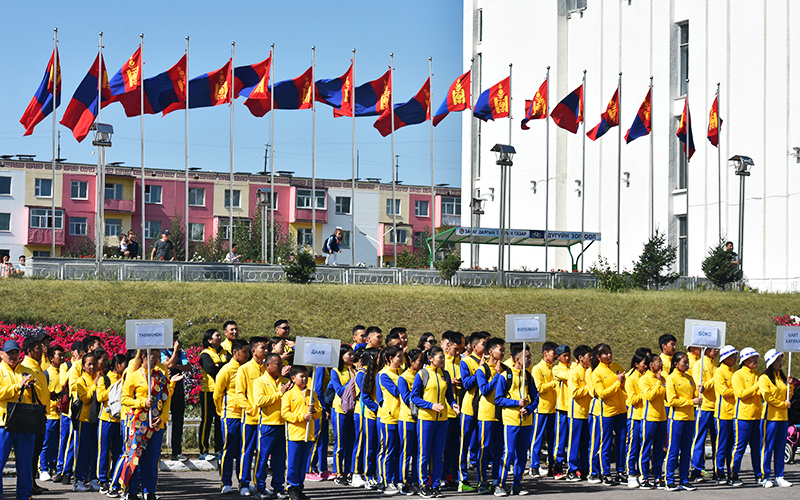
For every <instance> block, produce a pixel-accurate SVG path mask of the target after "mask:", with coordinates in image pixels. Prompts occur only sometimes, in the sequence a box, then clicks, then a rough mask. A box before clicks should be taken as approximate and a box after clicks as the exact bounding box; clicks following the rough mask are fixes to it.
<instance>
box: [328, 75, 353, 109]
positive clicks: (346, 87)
mask: <svg viewBox="0 0 800 500" xmlns="http://www.w3.org/2000/svg"><path fill="white" fill-rule="evenodd" d="M353 76H354V75H353V65H352V64H351V65H350V69H348V70H347V73H345V74H344V75H342V78H343V79H344V81H342V104H341V105H340V106H339V107H338V108H333V116H334V118H335V117H337V116H353V101H354V99H353V97H354V96H353V93H354V92H355V83H354V81H353Z"/></svg>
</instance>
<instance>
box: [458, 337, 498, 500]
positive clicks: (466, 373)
mask: <svg viewBox="0 0 800 500" xmlns="http://www.w3.org/2000/svg"><path fill="white" fill-rule="evenodd" d="M489 337H490V335H489V333H488V332H472V335H470V336H469V341H468V342H467V345H468V346H469V347H470V350H471V353H470V354H466V353H465V354H464V355H463V356H462V357H461V391H462V395H463V399H462V402H461V420H460V424H461V429H460V431H459V435H460V440H461V448H460V450H459V455H458V479H459V483H458V491H460V492H462V493H469V492H472V491H475V488H474V487H472V485H470V484H469V482H468V481H467V471H468V466H469V464H470V463H472V464H475V469H477V468H478V464H477V457H478V455H480V446H481V443H480V433H479V432H478V405H479V404H480V399H481V393H480V390H479V388H478V372H479V371H480V370H482V369H483V363H484V361H485V359H486V341H487V340H488V339H489Z"/></svg>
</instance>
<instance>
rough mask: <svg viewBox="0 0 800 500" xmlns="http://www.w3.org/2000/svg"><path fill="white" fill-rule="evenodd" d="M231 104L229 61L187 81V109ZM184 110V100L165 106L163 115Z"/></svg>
mask: <svg viewBox="0 0 800 500" xmlns="http://www.w3.org/2000/svg"><path fill="white" fill-rule="evenodd" d="M230 102H231V60H230V59H228V62H227V63H226V64H225V66H223V67H221V68H220V69H218V70H216V71H212V72H210V73H206V74H204V75H200V76H197V77H195V78H192V79H191V80H189V109H193V108H207V107H210V106H219V105H220V104H229V103H230ZM177 109H186V99H183V100H181V101H178V102H175V103H173V104H170V105H169V106H167V107H166V108H165V109H164V111H163V114H165V115H166V114H167V113H171V112H173V111H175V110H177Z"/></svg>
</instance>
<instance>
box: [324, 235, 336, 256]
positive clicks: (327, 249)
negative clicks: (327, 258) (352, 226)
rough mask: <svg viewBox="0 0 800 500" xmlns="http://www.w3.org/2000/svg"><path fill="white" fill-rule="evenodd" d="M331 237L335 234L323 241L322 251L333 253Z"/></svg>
mask: <svg viewBox="0 0 800 500" xmlns="http://www.w3.org/2000/svg"><path fill="white" fill-rule="evenodd" d="M331 238H333V236H328V237H327V238H325V241H323V242H322V253H331Z"/></svg>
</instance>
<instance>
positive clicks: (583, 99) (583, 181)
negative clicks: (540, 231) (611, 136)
mask: <svg viewBox="0 0 800 500" xmlns="http://www.w3.org/2000/svg"><path fill="white" fill-rule="evenodd" d="M582 88H583V91H582V92H581V94H582V96H581V102H580V103H579V104H578V105H579V106H580V111H581V121H582V122H583V134H582V135H583V161H582V167H581V272H583V260H584V257H583V241H584V237H585V232H584V228H585V221H586V116H585V115H586V107H585V106H584V104H585V102H586V70H583V85H582Z"/></svg>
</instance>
